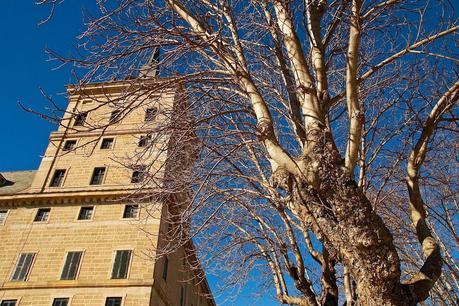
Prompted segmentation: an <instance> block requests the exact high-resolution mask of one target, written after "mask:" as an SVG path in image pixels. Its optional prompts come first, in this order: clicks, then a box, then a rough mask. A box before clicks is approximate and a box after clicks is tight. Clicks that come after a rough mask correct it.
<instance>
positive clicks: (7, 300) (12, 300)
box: [0, 299, 19, 306]
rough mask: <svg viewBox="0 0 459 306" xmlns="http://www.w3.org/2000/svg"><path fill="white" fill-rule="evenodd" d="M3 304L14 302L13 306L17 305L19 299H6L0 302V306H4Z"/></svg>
mask: <svg viewBox="0 0 459 306" xmlns="http://www.w3.org/2000/svg"><path fill="white" fill-rule="evenodd" d="M4 302H14V306H18V305H19V299H6V300H1V301H0V306H5V305H6V304H4Z"/></svg>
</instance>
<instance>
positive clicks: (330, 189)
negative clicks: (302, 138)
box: [293, 129, 412, 305]
mask: <svg viewBox="0 0 459 306" xmlns="http://www.w3.org/2000/svg"><path fill="white" fill-rule="evenodd" d="M308 136H309V137H308V138H309V140H314V141H313V142H312V143H313V144H314V145H312V146H310V148H309V151H308V152H305V154H304V157H303V161H302V162H301V163H300V164H301V165H303V167H304V169H303V171H304V173H308V174H309V176H310V175H311V173H314V175H315V178H314V179H313V181H314V182H315V184H314V186H311V184H310V181H309V179H308V182H306V181H305V180H304V179H302V178H296V183H295V186H294V190H293V192H294V202H295V204H294V206H295V207H294V208H295V209H296V210H297V211H296V212H297V213H298V215H300V216H301V217H302V218H303V219H304V220H305V221H306V223H307V224H308V226H310V227H311V228H312V229H314V232H315V233H317V235H318V238H319V239H320V240H321V241H322V242H323V243H324V245H325V247H326V248H327V249H328V250H329V252H330V253H331V256H333V257H335V258H338V259H339V261H341V262H343V263H344V264H346V265H347V266H348V267H349V268H350V270H351V273H352V277H353V279H354V280H355V281H356V284H357V290H356V291H357V296H358V303H360V304H362V305H409V304H412V302H410V301H411V300H412V298H411V297H410V294H408V292H407V290H405V288H404V287H403V286H402V285H401V284H400V262H399V257H398V254H397V251H396V249H395V246H394V243H393V239H392V235H391V233H390V232H389V230H388V229H387V227H386V226H385V225H384V223H383V221H382V219H381V218H380V217H379V216H378V215H377V214H376V212H375V211H374V210H373V208H372V206H371V203H370V201H369V200H368V199H367V197H366V196H365V195H364V194H363V193H362V191H361V190H360V189H359V188H358V187H357V185H356V183H355V182H354V180H353V179H352V178H351V176H350V174H349V172H348V171H347V170H346V167H345V164H344V161H343V160H342V158H341V155H340V153H339V151H338V149H337V148H336V146H335V145H334V142H333V140H332V138H331V135H330V133H329V132H328V131H326V130H324V129H316V130H312V131H310V132H309V135H308Z"/></svg>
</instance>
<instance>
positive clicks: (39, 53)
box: [0, 0, 278, 306]
mask: <svg viewBox="0 0 459 306" xmlns="http://www.w3.org/2000/svg"><path fill="white" fill-rule="evenodd" d="M84 2H86V3H88V2H90V1H89V0H86V1H77V0H67V1H64V3H63V4H62V5H61V6H60V7H59V8H58V10H57V13H56V14H55V16H54V17H53V19H52V20H51V21H50V22H48V23H46V24H44V25H41V26H38V23H39V22H40V20H42V19H44V18H46V17H47V14H48V10H47V9H46V8H45V7H39V6H37V5H35V4H34V1H22V0H20V1H18V0H5V1H2V9H1V10H0V41H1V42H2V48H0V58H1V69H0V72H1V77H0V78H1V79H0V92H1V98H0V105H1V108H0V131H1V133H0V152H1V158H0V172H2V171H16V170H31V169H37V168H38V166H39V163H40V156H41V155H42V154H43V153H44V151H45V149H46V146H47V143H48V136H49V133H50V132H51V131H53V130H55V129H56V126H55V125H53V124H51V123H49V122H47V121H45V120H43V119H42V118H40V117H38V116H36V115H34V114H31V113H28V112H26V111H24V110H22V109H21V108H20V107H19V105H18V102H21V103H23V104H25V105H26V106H28V107H31V108H33V109H35V110H37V111H46V107H47V106H48V105H49V104H48V102H47V101H46V99H45V98H44V97H43V96H42V94H41V92H40V88H43V90H44V91H45V92H46V93H47V94H48V95H50V96H52V98H53V99H55V100H56V101H57V102H58V103H59V104H60V105H66V96H65V94H64V92H65V88H64V85H66V84H69V83H72V78H71V69H72V67H71V66H64V67H61V68H60V69H55V68H56V67H57V66H58V65H59V64H58V63H57V62H53V61H49V58H48V55H47V54H46V52H45V49H46V48H50V49H53V50H55V51H58V52H60V53H61V54H64V55H69V54H71V53H73V51H74V50H75V46H76V45H77V43H78V40H77V38H76V37H77V35H78V34H79V33H81V31H82V29H83V23H82V3H84ZM209 281H210V285H211V287H213V286H214V285H215V280H214V279H213V278H210V279H209ZM249 287H250V285H249ZM252 290H254V288H247V289H246V290H245V291H244V292H242V293H241V295H240V297H239V298H238V299H237V300H236V301H235V302H234V305H267V306H268V305H278V303H277V302H275V301H274V299H273V297H272V295H273V293H274V292H269V293H267V296H266V297H265V298H260V299H257V300H253V297H251V296H250V293H251V292H252ZM255 290H256V289H255ZM223 300H225V297H224V296H222V297H219V298H218V297H217V302H218V301H223ZM231 304H233V303H231Z"/></svg>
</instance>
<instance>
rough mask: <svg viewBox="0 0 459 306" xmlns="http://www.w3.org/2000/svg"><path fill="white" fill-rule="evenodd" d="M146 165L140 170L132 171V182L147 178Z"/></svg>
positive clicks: (139, 181)
mask: <svg viewBox="0 0 459 306" xmlns="http://www.w3.org/2000/svg"><path fill="white" fill-rule="evenodd" d="M145 176H146V173H145V167H139V169H138V170H135V171H133V172H132V177H131V183H141V182H143V181H144V180H145Z"/></svg>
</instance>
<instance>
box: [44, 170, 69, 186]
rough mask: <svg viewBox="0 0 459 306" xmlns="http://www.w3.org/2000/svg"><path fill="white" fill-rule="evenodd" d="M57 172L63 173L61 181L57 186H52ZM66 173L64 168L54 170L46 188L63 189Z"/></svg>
mask: <svg viewBox="0 0 459 306" xmlns="http://www.w3.org/2000/svg"><path fill="white" fill-rule="evenodd" d="M57 171H64V175H63V176H62V179H61V181H60V182H59V185H57V186H53V183H54V178H55V177H56V174H57ZM67 173H68V169H65V168H57V169H54V174H53V176H52V177H51V180H50V182H49V185H48V187H49V188H60V187H64V183H65V179H66V178H67Z"/></svg>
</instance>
